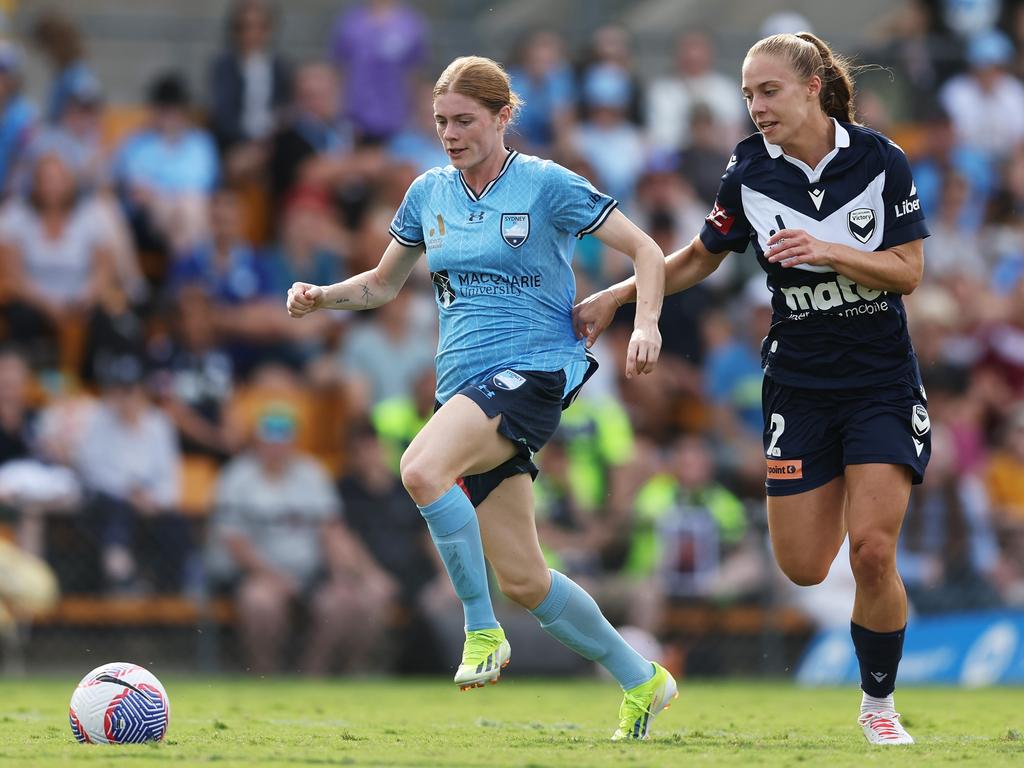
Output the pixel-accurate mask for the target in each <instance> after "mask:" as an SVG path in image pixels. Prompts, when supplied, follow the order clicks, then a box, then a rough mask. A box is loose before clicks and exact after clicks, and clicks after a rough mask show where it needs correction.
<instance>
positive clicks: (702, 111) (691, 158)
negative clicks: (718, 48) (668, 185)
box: [679, 101, 729, 232]
mask: <svg viewBox="0 0 1024 768" xmlns="http://www.w3.org/2000/svg"><path fill="white" fill-rule="evenodd" d="M723 128H724V126H723V125H722V124H721V123H719V122H718V121H717V120H716V119H715V115H714V112H713V111H712V109H711V107H709V106H708V105H707V104H705V103H703V102H700V101H698V102H695V103H694V104H693V105H692V108H691V109H690V131H689V141H688V143H687V145H686V147H684V148H683V151H682V152H680V153H679V172H680V173H681V174H682V175H683V176H684V178H685V179H686V180H687V181H688V182H689V183H690V184H691V185H692V186H693V190H694V192H696V195H697V198H698V199H699V200H700V201H701V202H702V203H704V205H705V206H706V207H707V209H708V210H711V207H712V206H713V205H714V202H715V196H716V195H717V194H718V185H719V183H720V182H721V179H722V173H723V171H724V170H725V167H726V166H727V165H728V163H729V153H728V152H727V151H726V152H723V151H722V147H721V134H722V130H723ZM684 231H686V232H689V231H690V228H689V227H684Z"/></svg>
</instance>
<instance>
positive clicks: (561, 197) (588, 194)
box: [547, 163, 619, 238]
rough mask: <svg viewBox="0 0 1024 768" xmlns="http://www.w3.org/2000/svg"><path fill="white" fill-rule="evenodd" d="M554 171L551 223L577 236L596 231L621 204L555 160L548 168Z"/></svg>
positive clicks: (550, 188)
mask: <svg viewBox="0 0 1024 768" xmlns="http://www.w3.org/2000/svg"><path fill="white" fill-rule="evenodd" d="M548 173H549V174H551V178H550V179H549V183H548V185H547V188H548V189H549V190H551V192H550V193H549V199H548V205H549V208H548V210H549V211H550V212H551V223H552V224H553V225H554V226H555V227H557V228H558V229H560V230H562V231H563V232H569V233H570V234H572V235H574V236H575V237H577V238H581V237H583V236H584V235H589V234H590V233H591V232H594V231H596V230H597V229H598V228H599V227H600V226H601V225H602V224H604V222H605V220H606V219H607V218H608V216H609V215H611V212H612V211H614V210H615V208H616V206H618V204H619V203H618V201H617V200H615V199H614V198H611V197H609V196H608V195H606V194H604V193H602V192H598V191H597V190H596V189H595V188H594V185H593V184H591V183H590V182H589V181H587V180H586V179H585V178H583V177H582V176H580V175H579V174H577V173H573V172H572V171H570V170H568V169H566V168H563V167H562V166H560V165H556V164H555V163H551V164H550V165H549V167H548Z"/></svg>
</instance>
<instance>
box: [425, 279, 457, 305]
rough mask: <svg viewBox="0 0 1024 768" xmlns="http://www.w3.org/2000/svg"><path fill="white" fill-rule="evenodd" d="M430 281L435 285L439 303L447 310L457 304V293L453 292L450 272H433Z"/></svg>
mask: <svg viewBox="0 0 1024 768" xmlns="http://www.w3.org/2000/svg"><path fill="white" fill-rule="evenodd" d="M430 281H431V282H432V283H433V284H434V291H435V293H437V303H438V304H440V305H441V306H442V307H444V308H445V309H447V308H448V307H450V306H451V305H452V304H454V303H455V291H453V290H452V281H451V278H449V277H448V270H447V269H442V270H441V271H440V272H431V273H430Z"/></svg>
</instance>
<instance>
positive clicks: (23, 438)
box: [0, 346, 37, 466]
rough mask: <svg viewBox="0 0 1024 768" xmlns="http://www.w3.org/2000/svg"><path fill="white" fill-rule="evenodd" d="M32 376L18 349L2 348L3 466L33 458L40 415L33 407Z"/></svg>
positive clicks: (0, 439) (0, 441) (0, 432)
mask: <svg viewBox="0 0 1024 768" xmlns="http://www.w3.org/2000/svg"><path fill="white" fill-rule="evenodd" d="M31 378H32V372H31V370H30V369H29V367H28V363H27V362H26V360H25V358H24V357H23V356H22V355H21V353H20V352H18V351H17V350H15V348H14V347H10V346H7V347H0V466H2V465H4V464H6V463H7V462H9V461H13V460H16V459H27V458H30V457H31V456H32V442H33V434H34V431H35V421H36V416H37V414H36V411H35V409H34V408H32V407H31V405H30V404H29V385H30V383H31Z"/></svg>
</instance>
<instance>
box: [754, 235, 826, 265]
mask: <svg viewBox="0 0 1024 768" xmlns="http://www.w3.org/2000/svg"><path fill="white" fill-rule="evenodd" d="M765 257H766V258H767V259H768V261H769V262H770V263H772V264H780V265H781V266H783V267H795V266H796V265H797V264H811V265H813V266H816V267H831V266H832V243H826V242H824V241H822V240H818V239H817V238H814V237H811V236H810V235H809V234H807V233H806V232H805V231H804V230H802V229H783V230H780V231H778V232H776V233H775V234H774V235H772V236H771V237H769V238H768V250H767V251H765Z"/></svg>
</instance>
